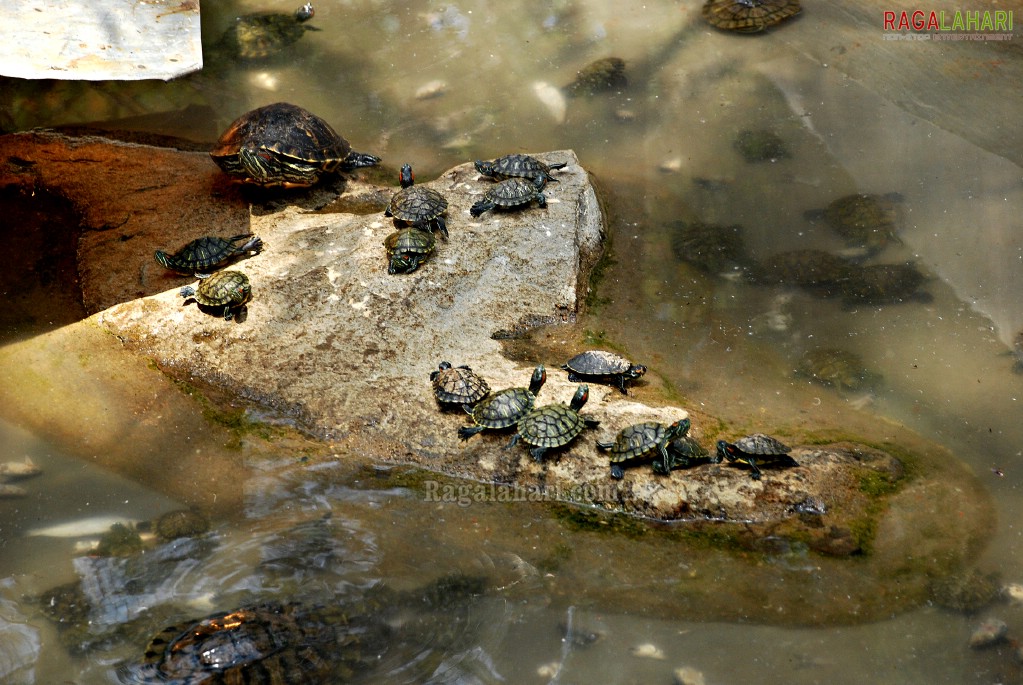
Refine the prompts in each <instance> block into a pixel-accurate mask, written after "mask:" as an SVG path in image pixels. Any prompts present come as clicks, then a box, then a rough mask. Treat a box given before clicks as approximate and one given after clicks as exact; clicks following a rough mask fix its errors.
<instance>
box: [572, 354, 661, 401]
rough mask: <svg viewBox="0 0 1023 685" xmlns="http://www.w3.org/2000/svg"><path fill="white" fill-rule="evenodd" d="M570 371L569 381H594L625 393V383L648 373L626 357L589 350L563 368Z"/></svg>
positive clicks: (573, 358) (578, 355)
mask: <svg viewBox="0 0 1023 685" xmlns="http://www.w3.org/2000/svg"><path fill="white" fill-rule="evenodd" d="M561 368H563V369H565V370H566V371H568V379H569V380H570V381H576V380H583V379H586V380H592V381H594V382H598V383H607V384H609V385H616V386H618V388H619V389H620V390H621V391H622V392H623V393H624V392H626V390H625V382H626V381H628V380H633V379H636V378H639V377H640V376H642V375H643V374H645V373H646V367H645V366H643V365H642V364H633V363H632V362H630V361H629V360H628V359H626V358H625V357H623V356H621V355H618V354H615V353H614V352H607V351H605V350H587V351H586V352H582V353H580V354H577V355H576V356H574V357H572V358H571V359H569V360H568V361H567V362H565V364H564V365H563V366H562V367H561Z"/></svg>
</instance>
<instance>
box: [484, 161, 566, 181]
mask: <svg viewBox="0 0 1023 685" xmlns="http://www.w3.org/2000/svg"><path fill="white" fill-rule="evenodd" d="M473 165H474V166H475V167H476V171H478V172H479V173H480V174H481V175H483V176H487V177H489V178H496V179H497V180H499V181H503V180H506V179H509V178H526V179H529V180H530V181H532V182H533V183H534V184H536V187H537V188H543V187H544V186H545V185H547V184H548V183H558V179H557V178H555V177H554V176H551V172H552V171H556V170H557V169H564V168H565V167H566V166H568V162H559V163H557V164H545V163H543V162H541V161H540V160H539V159H537V158H536V157H530V156H529V155H505V156H503V157H498V158H497V159H495V160H494V161H492V162H486V161H484V160H482V159H477V160H476V161H475V162H473Z"/></svg>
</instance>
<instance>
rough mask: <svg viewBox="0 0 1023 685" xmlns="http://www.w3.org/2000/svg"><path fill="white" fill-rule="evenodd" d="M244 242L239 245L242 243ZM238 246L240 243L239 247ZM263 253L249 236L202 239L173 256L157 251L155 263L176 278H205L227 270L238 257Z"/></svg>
mask: <svg viewBox="0 0 1023 685" xmlns="http://www.w3.org/2000/svg"><path fill="white" fill-rule="evenodd" d="M243 240H244V241H245V242H244V243H241V241H243ZM239 243H241V244H240V245H239ZM262 249H263V241H262V240H260V239H259V237H258V236H254V235H252V234H251V233H243V234H241V235H236V236H232V237H230V238H218V237H217V236H211V235H208V236H203V237H202V238H197V239H196V240H193V241H192V242H190V243H188V244H187V245H185V246H184V247H182V248H181V249H180V250H178V251H177V252H175V253H174V254H171V255H169V254H167V253H166V252H164V251H162V250H157V251H156V255H155V257H156V261H157V262H159V263H160V264H161V265H163V266H164V267H165V268H167V269H170V270H171V271H177V272H178V273H179V274H195V277H196V278H205V277H206V276H204V274H206V275H209V274H210V273H212V272H214V271H216V270H217V269H219V268H221V267H223V266H226V265H227V264H228V263H230V262H231V261H233V260H234V259H235V258H237V257H241V256H247V255H249V254H259V252H260V251H261V250H262Z"/></svg>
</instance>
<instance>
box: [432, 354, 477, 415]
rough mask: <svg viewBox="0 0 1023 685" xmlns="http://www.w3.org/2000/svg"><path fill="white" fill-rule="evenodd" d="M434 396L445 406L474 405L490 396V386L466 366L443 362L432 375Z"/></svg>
mask: <svg viewBox="0 0 1023 685" xmlns="http://www.w3.org/2000/svg"><path fill="white" fill-rule="evenodd" d="M430 382H431V383H433V394H434V396H435V397H436V398H437V401H438V402H441V403H444V404H458V405H466V404H469V405H472V404H476V403H477V402H479V401H480V400H482V399H483V398H484V397H486V396H487V395H489V394H490V384H489V383H487V381H486V380H484V378H483V377H482V376H480V375H478V374H477V373H476V372H474V371H473V370H472V369H471V368H469V367H468V366H466V365H464V364H463V365H462V366H451V362H441V363H440V364H439V365H438V366H437V370H436V371H433V372H431V373H430Z"/></svg>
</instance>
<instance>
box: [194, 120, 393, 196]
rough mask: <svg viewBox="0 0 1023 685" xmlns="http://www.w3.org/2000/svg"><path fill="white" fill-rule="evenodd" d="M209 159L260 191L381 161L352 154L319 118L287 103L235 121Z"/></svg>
mask: <svg viewBox="0 0 1023 685" xmlns="http://www.w3.org/2000/svg"><path fill="white" fill-rule="evenodd" d="M210 157H212V158H213V161H214V162H216V163H217V166H219V167H220V168H221V169H223V170H224V172H226V173H228V174H230V175H232V176H237V177H239V178H241V179H243V180H244V181H246V182H248V183H255V184H258V185H262V186H310V185H312V184H314V183H316V182H317V181H319V180H320V176H321V175H322V174H327V173H334V172H336V171H351V170H353V169H358V168H360V167H366V166H373V165H375V164H378V163H379V162H380V158H379V157H376V156H374V155H369V154H365V153H362V152H355V151H354V150H352V146H351V144H349V142H348V141H347V140H345V139H344V138H342V137H341V136H340V135H338V133H337V132H336V131H335V130H334V129H333V128H331V126H330V124H328V123H327V122H326V121H324V120H323V119H321V118H320V117H318V116H316V115H315V114H312V113H311V112H309V111H307V110H305V109H303V108H301V107H299V106H297V105H292V104H290V103H287V102H276V103H274V104H272V105H266V106H265V107H259V108H257V109H254V110H252V111H251V112H246V113H245V114H243V115H241V116H240V117H238V118H237V119H235V120H234V122H232V123H231V125H230V126H228V127H227V130H226V131H224V133H223V134H221V136H220V139H219V140H218V141H217V145H216V147H215V148H213V151H212V152H210Z"/></svg>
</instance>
